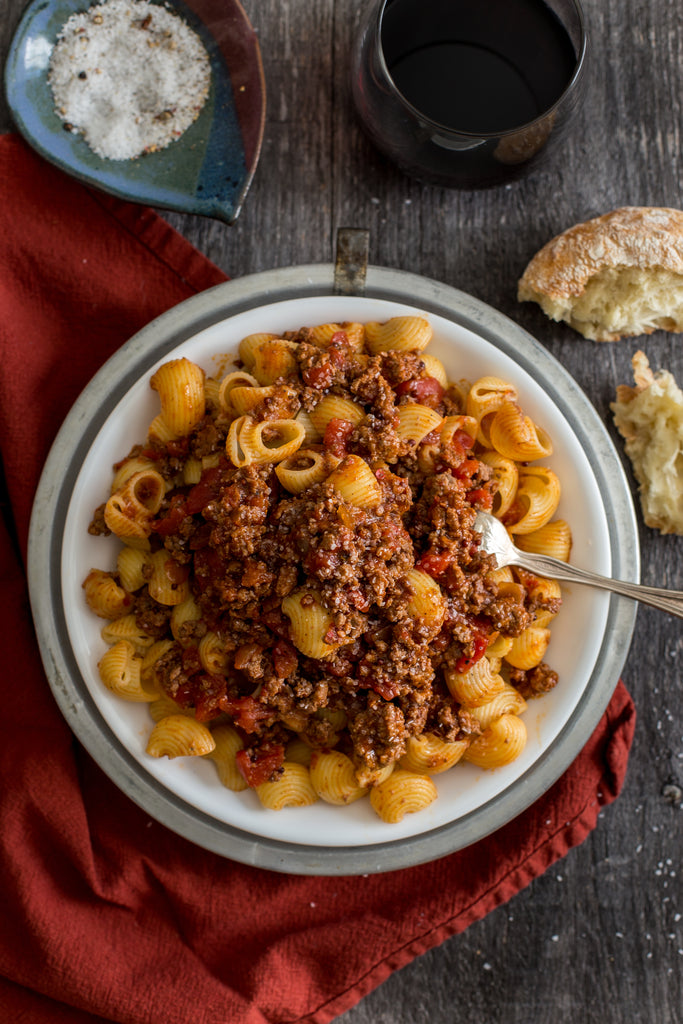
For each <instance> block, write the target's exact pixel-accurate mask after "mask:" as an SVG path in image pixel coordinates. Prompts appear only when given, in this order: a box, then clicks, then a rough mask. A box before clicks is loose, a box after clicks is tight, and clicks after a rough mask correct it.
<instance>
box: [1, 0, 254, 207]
mask: <svg viewBox="0 0 683 1024" xmlns="http://www.w3.org/2000/svg"><path fill="white" fill-rule="evenodd" d="M92 6H93V3H92V2H89V0H33V2H32V3H30V4H29V5H28V7H27V8H26V10H25V12H24V14H23V16H22V19H21V21H20V23H19V25H18V27H17V30H16V32H15V35H14V38H13V41H12V45H11V47H10V52H9V56H8V58H7V64H6V66H5V90H6V94H7V101H8V105H9V109H10V112H11V114H12V118H13V120H14V123H15V124H16V126H17V129H18V130H19V132H20V133H21V134H22V135H23V137H24V138H25V139H26V141H27V142H28V143H29V145H31V146H32V147H33V149H35V150H36V151H37V152H38V153H40V154H41V156H43V157H44V158H45V159H46V160H49V161H50V162H51V163H53V164H55V165H56V166H57V167H59V168H61V170H63V171H65V172H66V173H67V174H70V175H72V176H74V177H76V178H78V179H79V180H80V181H82V182H84V183H85V184H87V185H91V186H94V187H95V188H99V189H101V190H102V191H104V192H109V193H111V194H112V195H115V196H118V197H119V198H121V199H127V200H130V201H132V202H137V203H144V204H147V205H150V206H156V207H160V208H162V209H167V210H176V211H179V212H181V213H195V214H199V215H200V216H205V217H215V218H217V219H219V220H222V221H225V222H227V223H228V224H232V223H233V222H234V221H235V219H236V218H237V216H238V214H239V212H240V209H241V206H242V203H243V201H244V198H245V196H246V194H247V191H248V189H249V185H250V184H251V180H252V178H253V175H254V172H255V170H256V165H257V162H258V158H259V153H260V149H261V141H262V138H263V128H264V123H265V82H264V76H263V65H262V61H261V53H260V49H259V45H258V41H257V39H256V33H255V32H254V30H253V28H252V26H251V24H250V22H249V19H248V18H247V16H246V14H245V12H244V10H243V9H242V7H241V6H240V4H239V3H238V2H237V0H186V2H185V0H173V4H172V5H170V4H166V6H168V7H169V9H171V10H173V11H174V12H175V13H177V14H179V15H180V16H181V17H182V18H183V19H184V20H185V21H186V22H187V24H188V25H189V26H190V27H191V28H192V29H194V31H195V32H196V33H197V34H198V35H199V37H200V38H201V40H202V42H203V44H204V46H205V47H206V51H207V53H208V55H209V59H210V62H211V88H210V91H209V96H208V98H207V100H206V103H205V104H204V107H203V109H202V111H201V113H200V115H199V117H198V118H197V120H196V121H195V122H194V123H193V124H192V125H191V126H190V127H189V128H188V129H187V131H185V132H184V133H183V135H182V136H181V137H180V138H179V139H177V140H176V141H175V142H172V143H171V145H170V146H168V147H167V148H166V149H163V150H159V151H158V152H155V153H146V154H144V155H143V156H140V157H138V158H136V159H133V160H107V159H104V158H102V157H99V156H98V155H97V154H96V153H94V152H93V150H91V149H90V147H89V146H88V144H87V143H86V142H85V141H84V139H83V138H82V137H81V136H79V135H77V134H74V133H72V132H70V131H65V128H64V124H63V122H62V120H61V119H60V118H59V117H58V116H57V114H56V113H55V110H54V102H53V96H52V90H51V88H50V86H49V84H48V81H47V72H48V65H49V61H50V55H51V52H52V48H53V46H54V44H55V41H56V39H57V35H58V33H59V32H60V30H61V28H62V27H63V25H64V24H65V22H66V21H67V20H68V18H69V17H70V16H71V15H72V14H74V13H76V12H80V11H85V10H87V9H88V8H89V7H92Z"/></svg>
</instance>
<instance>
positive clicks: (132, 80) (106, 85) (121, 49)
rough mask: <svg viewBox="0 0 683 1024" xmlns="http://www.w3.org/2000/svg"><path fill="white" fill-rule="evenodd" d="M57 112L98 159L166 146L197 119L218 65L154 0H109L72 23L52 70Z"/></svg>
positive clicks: (56, 49) (58, 47) (56, 50)
mask: <svg viewBox="0 0 683 1024" xmlns="http://www.w3.org/2000/svg"><path fill="white" fill-rule="evenodd" d="M48 82H49V84H50V86H51V88H52V94H53V97H54V103H55V110H56V113H57V114H58V116H59V117H60V118H61V119H62V121H64V125H65V127H66V128H68V130H71V131H73V132H77V133H80V134H82V136H83V138H84V140H85V141H86V142H87V144H88V145H89V146H90V148H91V149H92V150H93V151H94V152H95V153H97V155H98V156H100V157H103V158H105V159H109V160H130V159H133V158H134V157H137V156H140V155H141V154H143V153H152V152H155V151H156V150H159V149H164V148H165V147H166V146H168V145H169V144H170V143H172V142H174V141H175V140H176V139H178V138H179V137H180V136H181V135H182V134H183V132H185V131H186V130H187V128H189V127H190V125H191V124H192V123H193V121H195V120H196V119H197V117H198V116H199V113H200V111H201V109H202V107H203V106H204V103H205V101H206V97H207V95H208V93H209V86H210V83H211V66H210V62H209V56H208V54H207V52H206V49H205V47H204V45H203V43H202V41H201V39H200V38H199V36H198V35H197V33H196V32H194V31H193V30H192V29H191V28H190V27H189V25H188V24H187V23H186V22H185V21H183V19H182V18H181V17H180V16H179V15H177V14H175V13H174V12H173V11H171V10H169V9H167V8H166V7H162V6H160V5H158V4H153V3H148V2H147V0H105V2H104V3H102V4H98V5H96V6H94V7H91V8H90V9H89V10H87V11H85V12H82V13H80V14H73V15H72V16H71V17H70V18H69V19H68V21H66V22H65V24H64V26H63V27H62V29H61V31H60V33H59V35H58V37H57V42H56V44H55V46H54V49H53V51H52V55H51V58H50V66H49V71H48Z"/></svg>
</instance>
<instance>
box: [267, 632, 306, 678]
mask: <svg viewBox="0 0 683 1024" xmlns="http://www.w3.org/2000/svg"><path fill="white" fill-rule="evenodd" d="M271 656H272V659H273V668H274V669H275V674H276V675H277V677H278V679H287V678H288V677H289V676H291V674H292V672H294V671H295V669H296V667H297V665H298V664H299V659H298V657H297V653H296V650H295V648H294V647H293V645H292V644H290V643H288V642H287V641H286V640H278V641H276V643H275V644H274V646H273V650H272V651H271Z"/></svg>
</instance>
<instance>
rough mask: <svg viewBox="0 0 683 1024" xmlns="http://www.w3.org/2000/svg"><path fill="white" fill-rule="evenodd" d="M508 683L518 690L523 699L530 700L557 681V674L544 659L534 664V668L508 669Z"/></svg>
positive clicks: (545, 691) (551, 687)
mask: <svg viewBox="0 0 683 1024" xmlns="http://www.w3.org/2000/svg"><path fill="white" fill-rule="evenodd" d="M509 677H510V683H511V684H512V686H514V687H515V689H516V690H518V691H519V692H520V693H521V695H522V697H524V699H525V700H531V699H532V698H533V697H540V696H541V694H543V693H548V691H549V690H552V689H553V688H554V687H555V686H557V683H558V675H557V672H555V671H554V670H553V669H551V668H550V667H549V666H548V665H546V663H545V662H544V661H542V662H541V663H540V665H536V667H535V668H530V669H526V670H525V669H521V668H513V669H510V674H509Z"/></svg>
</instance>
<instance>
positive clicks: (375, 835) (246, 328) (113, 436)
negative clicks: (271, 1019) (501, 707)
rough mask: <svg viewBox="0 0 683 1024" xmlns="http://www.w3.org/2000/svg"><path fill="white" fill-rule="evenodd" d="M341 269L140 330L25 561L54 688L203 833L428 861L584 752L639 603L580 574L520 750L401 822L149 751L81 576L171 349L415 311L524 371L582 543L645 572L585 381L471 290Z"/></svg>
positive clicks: (532, 795)
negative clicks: (351, 279) (243, 787)
mask: <svg viewBox="0 0 683 1024" xmlns="http://www.w3.org/2000/svg"><path fill="white" fill-rule="evenodd" d="M332 281H333V268H332V267H327V266H316V267H300V268H296V269H291V270H280V271H271V272H268V273H265V274H259V275H254V276H253V277H249V278H244V279H242V280H238V281H234V282H228V283H227V284H225V285H220V286H218V287H217V288H214V289H212V290H210V291H208V292H205V293H203V294H202V295H199V296H197V297H196V298H193V299H190V300H188V301H187V302H185V303H182V304H181V305H179V306H178V307H176V308H175V309H173V310H171V311H170V312H169V313H167V314H165V315H164V316H162V317H160V318H159V319H158V320H156V321H154V322H153V323H152V324H150V325H149V326H148V327H146V328H145V329H144V330H143V331H141V332H140V333H139V334H137V335H136V336H135V337H134V338H133V339H131V341H130V342H129V343H128V344H127V345H126V346H124V348H122V349H121V350H120V351H119V352H118V353H117V354H116V355H115V356H114V357H113V358H112V359H111V360H110V361H109V363H108V364H107V365H106V366H105V367H104V368H103V369H102V371H100V373H99V374H98V375H97V376H96V377H95V378H94V379H93V381H92V382H91V384H90V385H89V386H88V387H87V388H86V390H85V392H84V393H83V394H82V396H81V397H80V399H79V400H78V402H77V403H76V405H75V407H74V409H73V411H72V412H71V414H70V415H69V417H68V418H67V420H66V422H65V424H64V426H63V428H62V430H61V432H60V434H59V436H58V438H57V440H56V442H55V445H54V447H53V449H52V452H51V454H50V456H49V459H48V462H47V464H46V467H45V470H44V474H43V477H42V480H41V484H40V487H39V490H38V494H37V497H36V503H35V508H34V513H33V519H32V524H31V543H30V567H29V577H30V582H31V595H32V603H33V608H34V616H35V621H36V625H37V630H38V636H39V639H40V644H41V650H42V655H43V660H44V663H45V666H46V670H47V672H48V676H49V678H50V682H51V684H52V688H53V691H54V694H55V696H56V698H57V701H58V702H59V704H60V707H61V708H62V711H63V713H64V715H65V716H66V718H67V721H68V722H69V724H70V726H71V727H72V729H73V731H74V732H75V733H76V735H77V736H78V738H79V739H80V740H81V742H82V743H83V744H84V745H85V747H86V748H87V749H88V750H89V752H90V753H91V755H92V756H93V757H94V758H95V760H96V761H97V762H98V763H99V764H100V766H101V767H102V768H103V769H104V770H105V771H106V772H107V773H108V774H109V775H110V777H111V778H112V779H113V780H114V781H115V782H116V783H117V784H118V785H119V787H120V788H121V789H123V790H124V792H126V793H127V794H128V795H129V796H130V797H131V798H132V799H133V800H135V801H136V802H137V803H139V804H140V805H141V806H143V807H144V808H145V809H146V810H147V811H148V813H149V814H151V815H152V816H153V817H155V818H157V819H158V820H160V821H162V822H163V823H164V824H166V825H167V826H168V827H170V828H171V829H174V830H175V831H177V832H179V833H181V834H182V835H184V836H186V837H187V838H189V839H191V840H193V841H194V842H196V843H198V844H200V845H202V846H205V847H207V848H210V849H212V850H215V851H217V852H219V853H221V854H223V855H226V856H228V857H232V858H234V859H236V860H240V861H244V862H248V863H252V864H257V865H260V866H263V867H268V868H274V869H279V870H286V871H289V872H300V873H317V874H335V873H357V872H370V871H380V870H389V869H394V868H398V867H403V866H406V865H409V864H415V863H419V862H421V861H425V860H429V859H432V858H434V857H438V856H441V855H443V854H445V853H448V852H450V851H452V850H455V849H458V848H460V847H462V846H465V845H468V844H470V843H472V842H474V841H476V840H477V839H479V838H481V837H482V836H484V835H486V834H487V833H489V832H491V831H493V830H495V829H497V828H499V827H500V826H501V825H502V824H504V823H505V822H506V821H508V820H510V819H511V818H512V817H514V816H515V815H517V814H518V813H520V811H522V810H523V809H524V808H525V807H527V806H528V805H529V804H530V803H531V802H533V800H535V799H536V798H537V797H538V796H539V795H540V794H541V793H543V792H544V791H545V790H546V789H547V788H548V787H549V786H550V785H551V784H552V783H553V782H554V781H555V780H556V779H557V778H558V777H559V775H560V774H561V773H562V772H563V771H564V769H565V768H566V767H567V766H568V765H569V763H570V762H571V761H572V760H573V759H574V757H575V756H576V755H577V754H578V752H579V751H580V749H581V747H582V746H583V744H584V743H585V741H586V739H587V737H588V736H589V735H590V732H591V731H592V729H593V728H594V727H595V725H596V724H597V721H598V719H599V717H600V715H601V714H602V712H603V710H604V708H605V706H606V705H607V703H608V701H609V699H610V697H611V694H612V692H613V689H614V686H615V685H616V682H617V679H618V677H619V673H620V671H621V668H622V664H623V660H624V658H625V656H626V652H627V650H628V646H629V642H630V637H631V632H632V628H633V622H634V615H635V611H634V605H633V604H632V603H631V602H628V601H624V600H623V599H619V598H615V597H610V596H609V595H607V594H605V593H600V592H599V591H593V590H590V589H588V588H581V587H574V588H570V587H566V588H565V590H564V596H565V603H564V606H563V608H562V612H561V615H560V616H558V618H557V619H556V620H555V623H554V624H553V639H552V644H551V648H550V649H549V652H548V660H549V661H550V662H551V663H552V664H553V666H554V667H555V668H556V669H557V670H558V672H559V674H560V679H561V682H560V684H559V686H558V687H557V688H556V689H555V690H553V691H552V692H551V693H549V694H547V695H546V696H544V697H543V698H542V699H541V700H538V701H532V702H531V703H530V705H529V708H528V710H527V712H526V715H525V721H526V725H527V730H528V734H529V741H528V744H527V748H526V750H525V751H524V753H523V754H522V756H521V757H520V758H519V760H518V761H515V762H514V763H513V764H512V765H510V766H508V767H506V768H501V769H497V770H496V771H493V772H485V771H481V770H479V769H477V768H474V767H473V766H470V765H458V766H456V767H455V768H454V769H453V770H452V771H450V772H447V773H444V774H442V775H440V776H437V777H436V779H435V781H436V782H437V786H438V790H439V797H438V799H437V800H436V801H435V802H434V803H433V804H432V805H431V806H430V807H428V808H427V809H425V810H423V811H421V812H420V813H418V814H413V815H407V816H406V817H405V818H404V820H403V822H402V823H400V824H398V825H387V824H385V823H383V822H382V821H380V820H379V819H378V818H377V817H376V816H375V815H374V813H373V811H372V809H371V807H370V805H369V801H359V802H358V803H355V804H352V805H350V806H348V807H344V808H338V807H332V806H330V805H326V804H324V803H322V802H320V801H319V802H318V803H316V804H315V805H313V806H312V807H309V808H303V809H287V810H283V811H280V812H272V811H265V810H263V809H262V808H261V806H260V804H259V802H258V799H257V797H256V795H255V794H254V793H253V792H251V791H246V792H245V793H237V794H235V793H232V792H230V791H228V790H225V789H224V788H223V787H222V786H221V785H220V783H219V781H218V778H217V776H216V772H215V767H214V765H213V764H212V763H211V762H208V761H202V760H201V759H198V758H185V759H180V758H178V759H176V760H174V761H168V759H166V758H163V759H160V760H155V759H153V758H150V757H149V756H148V755H147V754H146V753H145V745H146V741H147V736H148V734H149V730H150V728H151V724H152V723H151V719H150V718H149V713H148V711H147V709H146V707H144V706H140V705H132V704H128V703H125V702H122V701H120V700H119V699H118V698H115V697H113V696H112V695H111V694H109V693H108V691H106V690H105V689H104V687H103V685H102V684H101V682H100V680H99V677H98V675H97V670H96V665H97V661H98V659H99V658H100V657H101V655H102V653H103V650H104V644H103V641H102V639H101V637H100V628H101V625H102V623H101V620H97V619H96V618H95V617H94V616H93V615H91V614H90V613H89V612H88V610H87V608H86V607H85V604H84V600H83V593H82V587H81V583H82V581H83V579H84V577H85V576H86V574H87V572H88V571H89V569H90V568H91V567H92V566H97V567H103V568H109V567H111V566H112V565H113V564H114V559H115V553H114V552H115V549H116V547H117V545H116V542H115V541H113V540H112V539H111V538H109V539H105V538H101V537H99V538H95V537H91V536H89V535H88V533H87V527H88V523H89V521H90V519H91V517H92V512H93V510H94V509H95V508H96V507H97V506H98V505H99V504H100V503H101V502H102V500H103V497H104V496H105V495H106V494H107V493H108V488H109V484H110V480H111V471H110V467H111V465H112V463H113V462H114V461H116V460H117V459H118V458H120V457H121V456H122V455H123V454H125V453H126V452H127V451H128V450H129V448H130V447H131V445H132V444H133V443H134V442H136V441H139V440H142V439H144V436H145V434H146V430H147V426H148V425H149V423H150V421H151V419H152V418H153V417H154V415H155V414H156V412H157V408H156V397H157V396H156V395H155V394H154V393H153V392H152V391H151V390H150V388H149V377H150V375H151V373H152V372H153V371H154V368H155V367H156V366H157V365H158V364H159V363H161V362H163V361H165V360H166V359H167V358H168V357H169V354H171V353H172V354H173V356H174V357H175V356H178V355H181V354H182V355H185V356H187V357H188V358H191V359H193V360H194V361H196V362H199V363H200V364H201V365H203V366H204V367H205V369H207V370H208V371H212V370H213V371H214V372H216V370H217V363H216V360H219V361H220V363H221V364H222V365H223V366H224V364H225V356H226V354H229V353H233V352H235V350H236V347H237V344H238V342H239V340H240V339H241V338H242V337H243V336H245V335H246V334H249V333H251V332H254V331H257V330H259V331H274V332H276V333H278V332H280V331H282V330H286V329H293V328H297V327H300V326H303V325H312V324H316V323H323V322H326V321H331V320H333V321H334V320H336V321H339V320H361V321H362V320H370V319H380V320H382V319H386V318H388V317H390V316H392V315H396V314H399V313H402V312H407V311H408V312H410V311H412V312H415V311H418V312H420V313H422V314H423V315H426V316H428V318H429V319H430V321H431V322H432V325H433V327H434V339H433V341H432V343H431V346H430V351H432V352H433V354H434V355H436V356H438V357H440V358H441V359H442V360H443V362H444V363H445V365H446V367H447V369H448V370H449V371H450V372H451V374H452V375H453V376H455V377H456V378H459V377H468V378H469V379H471V380H474V379H476V378H477V377H478V376H481V375H483V374H487V373H491V374H495V375H496V376H501V377H504V378H506V379H509V380H511V381H513V382H514V383H515V384H516V385H517V388H518V391H519V395H520V402H521V404H522V405H523V406H524V408H525V411H527V412H528V413H529V415H531V416H532V417H533V418H534V419H535V420H536V421H537V422H539V423H540V424H541V425H543V426H544V427H545V429H546V430H547V431H548V432H549V433H550V435H551V437H552V438H553V441H554V445H555V451H554V454H553V456H552V459H551V460H550V462H549V464H550V465H551V466H552V467H553V468H554V469H555V470H556V472H557V473H558V475H559V477H560V479H561V481H562V487H563V497H562V504H561V506H560V510H559V513H558V514H560V515H561V516H562V517H564V518H566V519H567V520H569V522H570V523H571V526H572V530H573V537H574V546H573V551H572V560H573V561H574V562H575V563H576V564H577V565H583V566H585V567H590V568H593V569H596V570H598V571H599V572H602V573H604V574H610V573H612V574H614V575H616V576H619V577H621V578H623V579H629V580H637V578H638V573H639V564H638V539H637V529H636V521H635V516H634V511H633V505H632V502H631V498H630V492H629V489H628V485H627V483H626V479H625V477H624V475H623V472H622V469H621V463H620V461H619V459H618V456H617V454H616V452H615V450H614V448H613V446H612V443H611V441H610V439H609V436H608V435H607V433H606V431H605V429H604V427H603V426H602V424H601V422H600V420H599V418H598V417H597V415H596V413H595V411H594V410H593V408H592V407H591V405H590V403H589V402H588V401H587V399H586V398H585V396H584V395H583V393H582V392H581V391H580V390H579V388H578V387H577V385H576V384H575V383H574V382H573V380H572V379H571V378H570V377H569V376H568V374H567V373H566V371H564V370H563V368H562V367H561V366H560V365H559V364H558V363H557V362H556V361H555V360H554V359H553V358H552V357H551V356H550V355H549V354H548V353H547V352H546V351H545V350H544V349H543V348H542V347H541V346H540V345H539V344H538V343H537V342H535V341H534V339H533V338H531V337H530V336H529V335H528V334H527V333H526V332H524V331H522V330H521V329H520V328H519V327H517V326H516V325H515V324H514V323H512V322H511V321H510V320H508V319H507V318H506V317H504V316H502V315H501V314H499V313H497V312H495V311H494V310H492V309H490V308H489V307H487V306H485V305H483V304H482V303H480V302H478V301H477V300H475V299H473V298H471V297H470V296H467V295H464V294H463V293H462V292H458V291H456V290H455V289H452V288H448V287H446V286H444V285H441V284H437V283H436V282H433V281H429V280H425V279H424V278H419V277H416V276H413V275H410V274H405V273H401V272H397V271H391V270H380V269H377V268H370V269H369V271H368V276H367V285H366V291H365V295H364V296H338V295H337V296H335V295H334V294H332V291H333V289H332ZM408 297H409V298H408ZM587 453H590V455H588V454H587ZM46 567H47V579H46Z"/></svg>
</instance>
